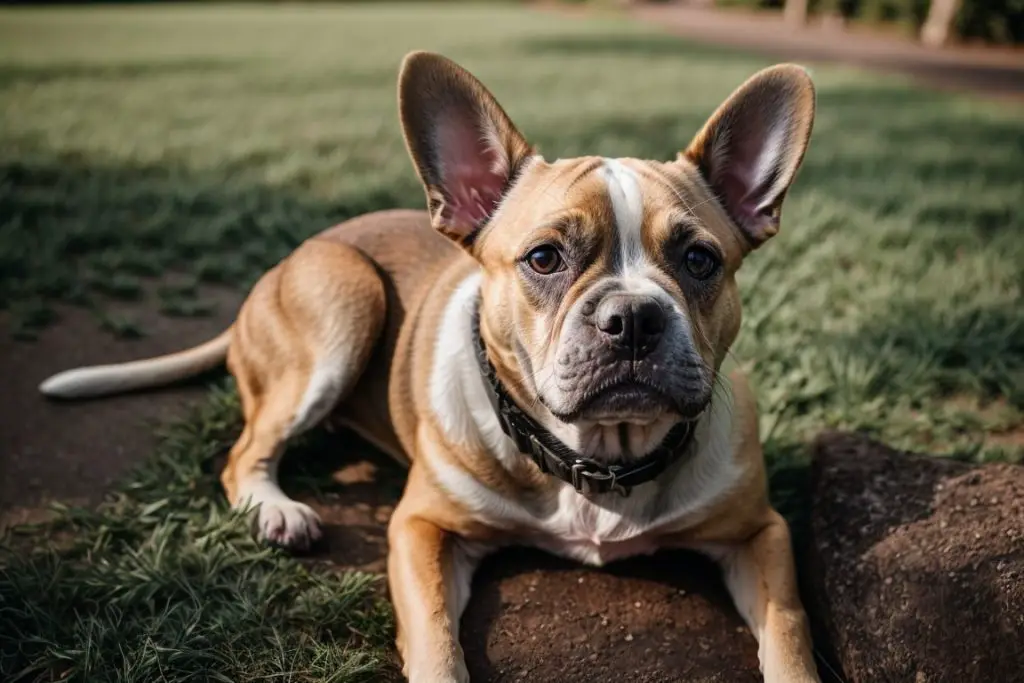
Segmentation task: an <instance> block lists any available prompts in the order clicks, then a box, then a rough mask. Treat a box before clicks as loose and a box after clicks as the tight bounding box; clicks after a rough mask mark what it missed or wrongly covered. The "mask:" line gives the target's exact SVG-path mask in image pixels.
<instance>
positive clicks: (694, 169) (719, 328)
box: [41, 53, 818, 683]
mask: <svg viewBox="0 0 1024 683" xmlns="http://www.w3.org/2000/svg"><path fill="white" fill-rule="evenodd" d="M399 96H400V110H401V121H402V126H403V129H404V133H405V138H406V142H407V144H408V147H409V151H410V154H411V156H412V159H413V161H414V162H415V165H416V168H417V170H418V173H419V175H420V178H421V179H422V180H423V183H424V185H425V187H426V193H427V198H428V205H429V213H423V212H418V211H385V212H379V213H373V214H369V215H366V216H362V217H360V218H357V219H354V220H351V221H348V222H346V223H344V224H342V225H339V226H336V227H334V228H331V229H330V230H327V231H326V232H324V233H322V234H320V235H317V236H316V237H313V238H311V239H309V240H308V241H306V242H305V243H304V244H303V245H301V246H300V247H299V248H298V249H297V250H296V251H295V252H294V253H293V254H292V255H290V256H289V257H288V258H287V259H285V260H284V261H283V262H281V263H280V264H279V265H278V266H276V267H275V268H274V269H272V270H271V271H270V272H268V273H267V274H266V275H265V276H264V277H263V278H262V279H261V280H260V282H259V283H258V284H257V285H256V286H255V288H254V289H253V291H252V293H251V295H250V296H249V298H248V299H247V300H246V302H245V304H244V305H243V306H242V309H241V312H240V314H239V316H238V320H237V322H236V323H235V324H234V325H233V326H232V327H231V328H230V329H229V330H228V331H226V332H225V333H224V334H222V335H221V336H220V337H218V338H217V339H215V340H213V341H211V342H208V343H206V344H204V345H202V346H200V347H197V348H195V349H192V350H189V351H184V352H181V353H177V354H172V355H170V356H165V357H163V358H157V359H152V360H146V361H138V362H134V363H126V364H122V365H113V366H101V367H95V368H85V369H79V370H72V371H69V372H66V373H62V374H60V375H57V376H55V377H53V378H51V379H49V380H47V381H46V382H45V383H44V384H43V385H42V387H41V389H42V391H43V392H44V393H46V394H48V395H52V396H62V397H84V396H95V395H100V394H105V393H112V392H115V391H122V390H128V389H136V388H141V387H147V386H154V385H157V384H161V383H166V382H170V381H173V380H176V379H179V378H182V377H186V376H189V375H192V374H195V373H197V372H199V371H202V370H205V369H207V368H210V367H214V366H216V365H218V364H219V363H221V362H222V361H223V360H224V358H225V355H226V357H227V364H228V367H229V369H230V371H231V373H232V374H233V375H234V376H235V378H236V380H237V383H238V389H239V392H240V394H241V398H242V406H243V410H244V414H245V429H244V431H243V432H242V434H241V437H240V438H239V439H238V442H237V443H236V444H235V445H234V447H233V448H232V450H231V455H230V460H229V462H228V465H227V467H226V469H225V470H224V473H223V476H222V480H223V483H224V487H225V489H226V491H227V495H228V498H229V499H230V501H231V503H232V505H235V506H243V505H246V504H253V505H255V506H258V513H257V516H256V522H257V526H258V533H259V535H260V536H261V537H263V538H265V539H267V540H268V541H271V542H274V543H278V544H282V545H285V546H291V547H301V546H305V545H307V544H308V543H309V542H311V541H313V540H315V539H316V538H317V537H318V536H319V535H320V531H319V527H318V520H317V517H316V514H315V513H314V512H313V511H312V510H311V509H310V508H309V507H307V506H305V505H303V504H301V503H298V502H296V501H293V500H291V499H289V498H288V497H287V496H285V494H284V493H282V491H281V489H280V488H279V487H278V484H277V480H276V470H277V463H278V459H279V457H280V456H281V454H282V452H283V450H284V448H285V443H286V441H287V440H288V439H289V438H290V437H293V436H295V435H297V434H299V433H300V432H303V431H305V430H308V429H310V428H311V427H313V426H315V425H317V424H318V423H320V422H322V421H324V420H326V419H337V420H338V421H340V423H342V424H345V425H347V426H350V427H352V428H353V429H354V430H355V431H356V432H358V433H359V434H361V435H363V436H364V437H366V438H367V439H368V440H370V441H371V442H372V443H374V444H376V445H377V446H379V447H380V448H381V449H383V450H384V451H386V452H388V453H390V454H391V455H393V456H394V457H396V458H398V459H399V460H401V461H403V462H407V463H409V465H410V469H409V478H408V484H407V486H406V489H405V493H404V495H403V497H402V500H401V502H400V503H399V504H398V507H397V509H396V510H395V513H394V515H393V517H392V519H391V522H390V526H389V531H388V538H389V542H390V553H389V557H388V575H389V582H390V588H391V595H392V598H393V601H394V605H395V611H396V614H397V623H398V648H399V650H400V652H401V654H402V656H403V659H404V670H405V673H406V675H407V676H408V677H409V679H410V680H412V681H422V682H429V683H439V682H442V681H465V680H468V674H467V672H466V666H465V663H464V660H463V654H462V649H461V647H460V645H459V633H458V630H459V619H460V615H461V613H462V611H463V608H464V607H465V606H466V603H467V601H468V599H469V592H470V579H471V577H472V574H473V570H474V568H475V566H476V565H477V563H478V561H479V560H480V559H481V557H483V556H484V555H485V554H487V553H489V552H491V551H493V550H495V549H497V548H499V547H502V546H507V545H512V544H531V545H536V546H540V547H542V548H546V549H547V550H549V551H551V552H554V553H558V554H560V555H563V556H567V557H571V558H575V559H577V560H580V561H583V562H586V563H589V564H594V565H600V564H602V563H604V562H608V561H610V560H614V559H617V558H622V557H626V556H630V555H637V554H643V553H650V552H653V551H655V550H657V549H658V548H692V549H696V550H699V551H701V552H704V553H707V554H709V555H710V556H711V557H713V558H714V559H715V560H717V561H718V562H720V563H721V565H722V567H723V569H724V572H725V579H726V583H727V585H728V588H729V590H730V591H731V593H732V596H733V598H734V599H735V603H736V606H737V608H738V609H739V612H740V614H741V615H742V616H743V618H744V619H745V620H746V621H747V623H748V624H749V625H750V628H751V630H752V631H753V633H754V634H755V636H756V637H757V639H758V641H759V644H760V647H759V656H760V662H761V668H762V671H763V673H764V677H765V680H767V681H769V682H771V683H799V682H805V681H817V680H818V677H817V674H816V672H815V666H814V661H813V657H812V653H811V641H810V636H809V632H808V627H807V620H806V617H805V614H804V611H803V608H802V606H801V604H800V599H799V596H798V593H797V586H796V579H795V576H794V566H793V559H792V555H791V549H790V538H789V532H788V529H787V526H786V524H785V522H784V521H783V519H782V518H781V517H780V516H779V515H778V514H777V513H776V512H775V511H774V510H773V509H772V507H771V506H770V504H769V502H768V497H767V491H766V488H767V487H766V478H765V470H764V464H763V461H762V454H761V447H760V443H759V437H758V428H757V418H756V410H755V402H754V398H753V396H752V395H751V392H750V390H749V388H748V387H747V384H746V382H745V380H744V378H743V377H742V376H741V375H740V374H739V373H738V372H735V373H732V374H730V375H727V374H726V373H724V372H723V371H722V364H723V361H725V359H726V354H727V351H728V349H729V347H730V345H731V344H732V343H733V340H734V339H735V337H736V334H737V332H738V330H739V328H740V297H739V294H738V292H737V287H736V282H735V274H736V271H737V269H738V268H739V267H740V263H741V261H742V260H743V258H744V257H745V256H746V255H747V254H748V253H749V252H750V251H752V250H753V249H754V248H756V247H758V246H759V245H761V244H762V243H763V242H764V241H765V240H767V239H768V238H769V237H771V236H772V235H774V234H775V233H776V232H777V230H778V227H779V215H780V207H781V204H782V201H783V198H784V196H785V194H786V191H787V189H788V187H789V185H790V184H791V182H792V181H793V178H794V176H795V174H796V172H797V168H798V167H799V165H800V163H801V160H802V158H803V155H804V151H805V149H806V147H807V143H808V139H809V136H810V132H811V126H812V120H813V117H814V100H815V98H814V89H813V86H812V84H811V81H810V79H809V77H808V76H807V74H806V73H805V72H804V71H803V70H802V69H800V68H798V67H795V66H777V67H774V68H771V69H767V70H765V71H762V72H761V73H759V74H757V75H756V76H754V77H753V78H751V79H750V80H749V81H748V82H747V83H745V84H744V85H743V86H742V87H740V88H739V89H738V90H737V91H736V92H735V93H734V94H733V95H732V96H731V97H730V98H729V99H728V100H727V101H726V102H725V103H724V104H723V105H722V106H721V107H720V108H719V110H718V111H717V112H716V113H715V114H714V116H712V117H711V119H710V120H709V121H708V123H707V124H706V125H705V127H704V129H703V130H702V131H701V132H700V133H699V134H698V135H697V136H696V138H695V139H694V140H693V142H692V143H691V144H690V146H689V147H688V148H687V149H686V151H685V152H683V153H681V154H680V155H679V156H678V158H677V159H675V160H673V161H669V162H654V161H641V160H636V159H617V160H612V159H603V158H596V157H585V158H580V159H569V160H558V161H554V162H549V161H545V160H544V159H542V158H541V157H540V156H538V155H537V154H536V153H535V152H534V151H533V150H532V148H531V147H530V145H529V144H527V142H526V140H525V139H524V138H523V137H522V135H520V133H519V132H518V131H517V130H516V128H515V127H514V126H513V125H512V122H511V121H510V120H509V118H508V116H507V115H506V114H505V112H504V111H503V110H502V109H501V107H500V106H499V105H498V103H497V102H496V101H495V100H494V98H493V97H492V96H491V94H490V93H489V92H488V91H487V90H486V89H485V88H484V87H483V85H481V84H480V83H479V82H478V81H477V80H476V79H475V78H474V77H473V76H471V75H470V74H469V73H467V72H466V71H465V70H463V69H462V68H460V67H459V66H457V65H456V64H453V63H452V62H450V61H448V60H447V59H445V58H443V57H440V56H438V55H433V54H428V53H414V54H411V55H409V56H408V57H407V58H406V60H405V62H404V63H403V66H402V71H401V76H400V85H399ZM431 226H433V230H432V229H431ZM438 233H439V234H440V235H443V236H444V237H446V238H447V239H443V238H441V237H439V236H438Z"/></svg>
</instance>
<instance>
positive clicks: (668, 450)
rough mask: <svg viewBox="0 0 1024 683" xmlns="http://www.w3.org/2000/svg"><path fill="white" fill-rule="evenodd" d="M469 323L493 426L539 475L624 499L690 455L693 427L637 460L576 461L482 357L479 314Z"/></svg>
mask: <svg viewBox="0 0 1024 683" xmlns="http://www.w3.org/2000/svg"><path fill="white" fill-rule="evenodd" d="M473 317H474V325H473V334H474V336H475V337H476V342H477V359H478V360H479V363H480V373H481V374H482V375H483V376H484V379H485V380H486V381H485V382H484V385H485V386H486V387H487V394H488V396H489V398H490V399H491V405H492V406H493V407H494V412H495V414H496V415H497V416H498V423H499V424H501V429H502V431H504V432H505V434H507V435H508V436H509V438H511V439H512V441H513V442H514V443H515V445H516V448H518V449H519V452H520V453H525V454H527V455H529V456H530V457H531V458H532V459H533V461H534V462H535V463H537V466H538V467H540V469H541V471H542V472H545V473H547V474H551V475H554V476H556V477H558V478H559V479H561V480H562V481H565V482H568V483H569V484H572V487H573V488H574V489H576V491H577V492H579V493H607V492H608V491H616V492H617V493H619V494H620V495H623V496H628V495H629V493H630V491H631V489H632V488H633V487H634V486H638V485H639V484H643V483H645V482H648V481H651V480H652V479H654V478H655V477H657V476H658V475H659V474H661V473H662V472H664V471H665V469H666V468H667V467H668V466H669V465H670V464H672V463H673V462H675V461H676V460H678V459H679V457H680V456H682V455H683V454H684V453H687V454H688V453H689V452H690V451H691V450H692V449H691V448H690V445H691V442H692V441H693V426H694V423H693V422H680V423H679V424H677V425H676V426H675V427H673V428H672V429H671V430H669V433H668V434H667V435H666V436H665V439H664V440H663V441H662V442H661V444H660V445H659V446H658V447H657V448H656V449H654V450H653V451H652V452H651V453H649V454H647V455H646V456H644V457H643V458H640V459H638V460H633V461H631V462H628V463H624V464H611V465H604V464H602V463H599V462H597V461H596V460H593V459H591V458H587V457H584V456H582V455H580V454H579V453H577V452H576V451H574V450H572V449H571V448H569V447H568V446H566V445H565V444H564V443H562V442H561V441H560V440H559V439H558V438H556V437H555V435H554V434H552V433H551V432H549V431H548V430H546V429H544V427H542V426H541V425H540V424H539V423H538V422H537V421H536V420H534V419H533V418H532V417H530V416H529V415H528V414H527V413H526V412H525V411H523V410H522V409H521V408H520V407H519V406H518V405H516V402H515V401H514V400H513V399H512V397H511V396H510V395H509V393H508V391H506V389H505V387H504V386H503V385H502V383H501V380H499V379H498V375H497V373H496V372H495V370H494V366H493V365H492V364H491V361H490V359H489V358H488V357H487V346H486V345H485V344H484V340H483V336H482V335H481V334H480V319H479V311H478V312H477V315H474V316H473Z"/></svg>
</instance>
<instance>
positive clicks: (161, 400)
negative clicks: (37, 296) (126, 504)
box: [0, 289, 243, 522]
mask: <svg viewBox="0 0 1024 683" xmlns="http://www.w3.org/2000/svg"><path fill="white" fill-rule="evenodd" d="M204 296H205V297H206V298H207V300H210V301H212V302H214V303H215V304H216V307H217V308H216V315H213V316H211V317H208V318H180V319H174V318H168V317H166V316H162V315H159V314H157V313H155V312H154V311H152V310H149V309H147V308H146V307H144V306H120V307H119V309H118V310H119V312H123V313H125V314H126V315H132V316H134V317H136V318H137V319H138V321H139V322H140V324H141V327H142V328H143V329H144V330H145V332H146V335H145V336H144V337H142V338H139V339H132V340H116V339H114V337H113V336H111V335H110V333H108V332H105V331H103V330H101V329H100V328H99V325H98V324H97V322H96V320H95V318H94V317H93V316H92V315H91V314H90V313H88V312H87V311H85V310H82V309H77V308H66V309H62V310H61V311H60V321H59V322H58V323H57V324H55V325H54V326H52V327H50V328H48V329H46V330H44V331H43V333H42V334H41V335H40V336H39V339H38V340H36V341H34V342H23V341H17V340H15V339H13V338H12V337H11V335H10V334H9V333H8V332H7V330H8V327H7V320H6V319H4V318H2V317H0V330H2V331H3V333H2V334H0V377H3V378H4V392H3V393H2V394H0V448H2V450H0V474H2V476H0V521H4V522H8V521H16V520H23V519H26V518H28V517H30V516H31V515H32V514H33V510H35V509H37V508H39V507H40V506H42V505H45V503H47V502H48V501H51V500H61V501H74V502H81V503H95V502H98V501H99V500H100V499H101V498H102V497H103V494H104V492H105V491H106V489H107V487H108V486H109V485H110V484H111V482H113V481H114V480H115V479H117V477H118V476H119V475H121V474H122V473H124V472H125V471H126V470H127V469H128V468H130V467H131V466H133V465H134V464H136V463H138V462H139V460H140V459H141V458H144V457H145V456H146V455H147V454H148V453H150V452H152V447H153V445H154V444H155V439H154V436H153V427H154V426H155V425H156V424H159V423H161V422H164V421H166V420H167V419H168V418H170V417H173V416H175V415H179V414H181V411H182V408H183V407H184V406H185V405H187V404H188V402H189V401H191V400H194V399H196V398H198V397H200V396H202V390H201V389H200V388H199V387H200V385H201V383H195V384H193V385H191V386H183V387H176V388H173V389H167V390H159V391H155V392H151V393H146V394H141V395H136V396H117V397H112V398H109V399H103V400H98V401H84V402H75V403H65V402H57V401H50V400H47V399H45V398H43V396H42V395H41V394H39V392H38V389H37V387H38V386H39V383H40V382H41V381H43V380H44V379H46V378H47V377H48V376H50V375H51V374H53V373H55V372H59V371H61V370H66V369H69V368H73V367H78V366H80V365H87V364H93V363H111V362H120V361H125V360H133V359H136V358H146V357H149V356H152V355H158V354H162V353H167V352H170V351H175V350H177V349H180V348H184V347H187V346H190V345H193V344H196V343H198V342H201V341H203V340H205V339H208V338H210V337H212V336H214V335H216V334H217V333H218V332H220V331H221V330H223V329H224V327H225V326H227V325H228V324H230V322H231V320H232V319H233V318H234V315H235V312H236V311H237V308H238V306H239V304H240V303H241V301H242V296H243V295H242V294H241V293H238V292H230V291H224V290H219V289H218V290H208V291H207V292H205V293H204Z"/></svg>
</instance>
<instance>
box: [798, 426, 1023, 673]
mask: <svg viewBox="0 0 1024 683" xmlns="http://www.w3.org/2000/svg"><path fill="white" fill-rule="evenodd" d="M812 505H813V511H812V518H811V533H812V539H811V548H810V562H811V566H810V567H809V569H810V571H808V572H807V574H808V576H809V578H810V584H811V592H812V593H813V596H812V599H811V603H812V604H811V609H812V610H813V611H814V612H815V614H816V616H817V617H818V618H819V619H820V620H821V623H822V625H823V627H824V629H825V631H826V634H827V636H828V637H829V639H830V640H831V645H832V650H833V651H834V656H835V657H836V658H837V660H838V662H839V664H840V665H841V667H842V668H843V670H844V671H843V673H844V674H845V680H847V681H849V682H850V683H883V682H886V681H908V682H916V681H927V682H928V683H947V682H948V683H975V682H977V683H981V682H985V683H989V682H994V681H1000V682H1006V683H1011V682H1018V683H1019V682H1022V681H1024V467H1019V466H1013V465H984V466H972V465H967V464H963V463H959V462H954V461H950V460H946V459H939V458H931V457H927V456H922V455H915V454H906V453H899V452H896V451H893V450H891V449H889V448H886V447H885V446H882V445H879V444H877V443H874V442H872V441H870V440H868V439H865V438H863V437H858V436H853V435H843V434H829V435H825V436H823V437H822V438H821V439H819V441H818V443H817V444H816V447H815V458H814V465H813V470H812Z"/></svg>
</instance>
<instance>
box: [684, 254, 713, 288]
mask: <svg viewBox="0 0 1024 683" xmlns="http://www.w3.org/2000/svg"><path fill="white" fill-rule="evenodd" d="M683 261H684V263H685V264H686V271H687V272H688V273H689V274H690V275H692V276H693V277H695V278H697V279H698V280H707V279H708V278H709V277H711V276H712V275H714V274H715V271H717V270H718V257H717V256H715V255H714V254H713V253H712V252H711V250H710V249H708V248H706V247H690V248H689V249H687V250H686V254H685V255H684V256H683Z"/></svg>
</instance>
